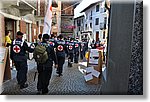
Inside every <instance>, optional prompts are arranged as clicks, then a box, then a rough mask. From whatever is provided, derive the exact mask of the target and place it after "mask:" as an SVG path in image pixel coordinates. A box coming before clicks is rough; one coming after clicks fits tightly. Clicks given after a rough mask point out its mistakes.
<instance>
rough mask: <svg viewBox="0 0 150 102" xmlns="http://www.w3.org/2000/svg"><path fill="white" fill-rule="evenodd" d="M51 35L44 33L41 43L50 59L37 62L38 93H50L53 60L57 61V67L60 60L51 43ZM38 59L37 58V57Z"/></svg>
mask: <svg viewBox="0 0 150 102" xmlns="http://www.w3.org/2000/svg"><path fill="white" fill-rule="evenodd" d="M49 38H50V37H49V35H48V34H44V35H43V38H42V42H41V43H40V44H41V45H42V46H45V47H46V51H47V54H48V60H47V61H46V62H45V63H43V64H41V63H37V70H38V73H39V74H38V82H37V89H38V94H41V93H42V94H46V93H48V85H49V80H50V78H51V74H52V66H53V61H54V62H55V67H57V66H58V65H57V64H58V62H57V57H56V54H55V52H54V49H53V47H52V46H51V45H50V44H49V42H48V41H49ZM35 60H36V59H35Z"/></svg>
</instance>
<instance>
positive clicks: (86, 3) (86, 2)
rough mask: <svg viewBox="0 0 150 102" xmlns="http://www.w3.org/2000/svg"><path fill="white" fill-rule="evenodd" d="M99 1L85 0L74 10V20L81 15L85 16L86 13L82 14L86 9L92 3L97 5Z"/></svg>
mask: <svg viewBox="0 0 150 102" xmlns="http://www.w3.org/2000/svg"><path fill="white" fill-rule="evenodd" d="M97 1H100V0H83V1H82V2H81V3H80V4H79V5H78V6H77V7H76V8H75V9H74V18H77V17H79V16H81V15H83V14H84V13H80V12H81V11H82V10H83V9H84V8H86V7H87V6H89V5H90V4H92V3H95V2H97Z"/></svg>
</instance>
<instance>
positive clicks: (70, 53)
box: [68, 38, 75, 67]
mask: <svg viewBox="0 0 150 102" xmlns="http://www.w3.org/2000/svg"><path fill="white" fill-rule="evenodd" d="M74 49H75V45H74V41H73V38H71V39H70V42H68V67H72V63H73V58H74Z"/></svg>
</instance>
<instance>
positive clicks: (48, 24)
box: [43, 0, 52, 35]
mask: <svg viewBox="0 0 150 102" xmlns="http://www.w3.org/2000/svg"><path fill="white" fill-rule="evenodd" d="M51 24H52V0H49V2H48V8H47V12H46V15H45V18H44V28H43V34H49V35H50V32H51Z"/></svg>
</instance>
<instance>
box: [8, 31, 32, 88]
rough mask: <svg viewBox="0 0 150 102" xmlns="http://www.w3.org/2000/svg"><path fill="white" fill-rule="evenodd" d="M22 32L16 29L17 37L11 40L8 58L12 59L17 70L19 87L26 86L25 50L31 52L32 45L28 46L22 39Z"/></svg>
mask: <svg viewBox="0 0 150 102" xmlns="http://www.w3.org/2000/svg"><path fill="white" fill-rule="evenodd" d="M22 38H23V33H22V32H20V31H18V32H17V38H16V39H15V40H14V41H13V42H12V45H11V53H10V58H11V59H12V60H13V61H14V64H15V66H16V70H17V81H18V84H19V85H20V89H23V88H26V87H28V84H26V81H27V71H28V67H27V56H26V51H28V52H30V53H32V52H33V51H34V47H32V48H30V47H28V45H27V43H26V42H25V41H23V40H22Z"/></svg>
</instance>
